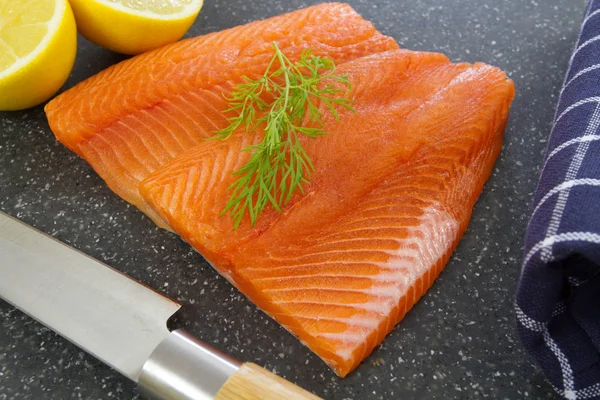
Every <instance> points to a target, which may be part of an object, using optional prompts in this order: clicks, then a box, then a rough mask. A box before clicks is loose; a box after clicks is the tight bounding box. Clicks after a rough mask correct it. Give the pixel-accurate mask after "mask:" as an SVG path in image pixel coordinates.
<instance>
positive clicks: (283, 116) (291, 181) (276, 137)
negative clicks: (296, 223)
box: [211, 42, 354, 229]
mask: <svg viewBox="0 0 600 400" xmlns="http://www.w3.org/2000/svg"><path fill="white" fill-rule="evenodd" d="M273 48H274V50H275V54H274V56H273V58H272V59H271V61H270V63H269V64H268V66H267V69H266V71H265V73H264V75H263V76H262V77H261V78H260V79H258V80H252V79H249V78H247V77H245V78H244V81H245V82H244V83H242V84H239V85H237V86H236V87H235V88H234V91H233V93H232V94H231V96H230V97H228V98H227V100H228V102H229V105H230V108H229V109H228V110H226V112H235V113H236V114H237V116H235V117H232V118H230V119H229V122H230V125H229V126H227V127H226V128H224V129H222V130H220V131H217V132H216V135H215V136H214V137H213V138H211V139H216V140H226V139H228V138H229V137H231V135H232V134H233V133H234V132H235V131H236V130H238V129H239V128H242V127H243V128H244V129H245V131H246V132H252V131H254V130H255V129H257V128H259V127H261V128H263V129H264V137H263V140H262V141H261V142H260V143H258V144H255V145H253V146H249V147H247V148H246V149H244V151H247V152H249V153H250V160H249V161H248V162H247V163H246V164H245V165H244V166H242V167H241V168H240V169H239V170H237V171H235V172H234V175H235V176H236V177H237V179H236V181H235V182H234V183H233V184H232V185H231V186H230V187H229V190H230V191H231V196H230V198H229V201H228V202H227V204H226V205H225V208H224V210H223V212H222V215H224V214H226V213H231V215H232V218H233V223H234V229H235V228H237V227H238V226H239V225H240V223H241V222H242V219H243V217H244V215H245V214H246V213H248V214H249V216H250V221H251V223H252V225H254V224H255V223H256V221H257V218H258V216H259V215H260V213H261V212H262V211H263V210H264V209H265V208H266V207H267V206H268V205H271V206H272V207H273V208H274V209H275V210H277V211H279V212H281V210H282V208H283V206H285V205H286V204H287V203H288V202H289V201H290V200H291V198H292V195H293V194H294V193H295V191H296V190H299V191H300V192H303V190H304V188H303V185H305V184H307V183H308V182H309V179H310V175H311V173H312V172H313V171H314V166H313V164H312V161H311V160H310V158H309V156H308V154H307V153H306V151H305V150H304V148H303V147H302V143H301V142H300V140H299V137H300V135H305V136H307V137H310V138H316V137H319V136H323V135H327V132H325V131H323V129H322V126H323V122H322V113H321V111H320V110H319V104H323V105H325V107H327V109H328V110H329V111H330V112H331V114H332V115H333V116H334V117H335V118H336V119H339V115H338V111H337V110H336V107H342V108H344V109H347V110H350V111H352V112H353V111H354V109H353V108H352V105H351V103H352V100H350V99H347V98H344V97H343V95H344V94H345V93H346V92H347V91H349V90H351V84H350V81H349V80H348V76H346V75H336V73H335V72H336V68H335V64H334V62H333V60H331V59H330V58H327V57H320V56H315V55H313V54H312V53H311V51H310V50H306V51H304V52H303V53H302V55H301V57H300V61H298V63H296V64H294V63H292V62H291V61H290V60H289V59H288V58H287V57H286V56H285V55H284V54H283V53H282V52H281V50H280V49H279V47H278V46H277V43H275V42H273ZM277 66H278V68H277ZM275 68H277V69H275ZM323 80H332V81H333V82H332V83H330V84H328V85H326V86H322V85H321V83H322V81H323ZM336 83H337V84H341V85H336ZM340 86H342V87H344V88H343V89H342V88H340ZM265 98H266V99H268V100H264V99H265ZM307 116H308V117H307ZM307 122H308V125H309V126H303V125H304V124H306V123H307Z"/></svg>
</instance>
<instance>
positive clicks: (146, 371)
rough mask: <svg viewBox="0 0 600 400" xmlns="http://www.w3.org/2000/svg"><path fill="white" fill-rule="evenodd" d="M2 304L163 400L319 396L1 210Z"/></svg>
mask: <svg viewBox="0 0 600 400" xmlns="http://www.w3.org/2000/svg"><path fill="white" fill-rule="evenodd" d="M0 255H1V256H0V298H1V299H4V300H5V301H7V302H8V303H10V304H12V305H13V306H14V307H16V308H18V309H20V310H21V311H23V312H24V313H26V314H28V315H29V316H31V317H32V318H34V319H36V320H37V321H39V322H41V323H42V324H44V325H46V326H47V327H48V328H50V329H52V330H53V331H55V332H57V333H58V334H60V335H61V336H63V337H64V338H66V339H67V340H69V341H71V342H73V343H74V344H76V345H77V346H79V347H80V348H82V349H83V350H85V351H87V352H88V353H90V354H91V355H93V356H95V357H96V358H98V359H100V360H101V361H103V362H104V363H106V364H108V365H110V366H111V367H112V368H114V369H116V370H117V371H119V372H120V373H121V374H123V375H125V376H126V377H128V378H129V379H131V380H133V381H135V382H137V384H138V387H139V390H140V393H141V394H142V396H144V397H146V398H148V399H155V400H207V399H217V400H234V399H244V400H253V399H281V400H292V399H297V400H306V399H310V400H316V399H319V398H318V397H317V396H315V395H313V394H311V393H309V392H307V391H305V390H304V389H302V388H300V387H298V386H296V385H294V384H292V383H290V382H288V381H286V380H285V379H283V378H280V377H279V376H277V375H275V374H272V373H271V372H268V371H267V370H265V369H263V368H261V367H259V366H258V365H256V364H252V363H244V364H242V363H240V362H239V361H237V360H235V359H234V358H232V357H230V356H228V355H226V354H224V353H222V352H220V351H219V350H217V349H215V348H213V347H212V346H210V345H208V344H206V343H203V342H202V341H200V340H198V339H197V338H195V337H194V336H192V335H191V334H189V333H187V332H185V331H184V330H181V329H178V330H174V331H173V332H170V331H169V329H168V328H167V320H168V319H169V318H171V317H172V316H173V315H174V314H175V313H176V312H177V311H178V310H179V308H180V307H181V304H179V303H177V302H175V301H173V300H171V299H169V298H167V297H165V296H163V295H162V294H160V293H158V292H156V291H154V290H152V289H150V288H149V287H147V286H144V285H142V284H141V283H139V282H137V281H135V280H133V279H131V278H130V277H128V276H127V275H124V274H122V273H120V272H118V271H117V270H115V269H113V268H111V267H109V266H107V265H105V264H102V263H100V262H99V261H97V260H94V259H93V258H91V257H89V256H87V255H85V254H83V253H81V252H79V251H77V250H75V249H73V248H71V247H69V246H67V245H65V244H63V243H61V242H59V241H57V240H55V239H53V238H52V237H50V236H48V235H46V234H44V233H42V232H39V231H37V230H35V229H34V228H32V227H30V226H28V225H26V224H24V223H22V222H20V221H19V220H17V219H15V218H12V217H10V216H8V215H6V214H4V213H2V212H0Z"/></svg>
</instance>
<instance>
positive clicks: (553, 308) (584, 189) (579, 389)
mask: <svg viewBox="0 0 600 400" xmlns="http://www.w3.org/2000/svg"><path fill="white" fill-rule="evenodd" d="M516 314H517V319H518V328H519V332H520V335H521V339H522V342H523V344H524V345H525V347H526V348H527V350H528V351H529V353H530V354H531V355H532V356H533V357H534V358H535V359H536V361H537V362H538V364H539V366H540V367H541V368H542V370H543V372H544V374H545V375H546V377H547V379H548V380H549V381H550V383H551V384H552V385H553V386H554V387H555V389H556V390H557V392H558V393H560V394H561V395H562V396H563V397H564V398H567V399H600V0H590V3H589V5H588V8H587V11H586V16H585V20H584V22H583V26H582V28H581V35H580V38H579V42H578V44H577V47H576V48H575V50H574V51H573V56H572V57H571V63H570V65H569V69H568V71H567V76H566V78H565V83H564V85H563V89H562V93H561V95H560V100H559V103H558V106H557V110H556V117H555V119H554V127H553V129H552V133H551V136H550V140H549V144H548V150H547V153H546V159H545V164H544V166H543V169H542V173H541V177H540V182H539V185H538V188H537V191H536V193H535V198H534V202H533V210H532V216H531V220H530V222H529V227H528V230H527V235H526V241H525V259H524V265H523V271H522V274H521V279H520V282H519V287H518V290H517V302H516Z"/></svg>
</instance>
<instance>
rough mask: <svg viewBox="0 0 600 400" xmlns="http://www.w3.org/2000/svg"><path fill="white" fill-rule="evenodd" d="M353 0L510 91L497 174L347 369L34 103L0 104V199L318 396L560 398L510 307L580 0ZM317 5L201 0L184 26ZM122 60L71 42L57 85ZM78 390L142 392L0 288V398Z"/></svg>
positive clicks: (390, 28) (215, 24)
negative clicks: (129, 195) (287, 327)
mask: <svg viewBox="0 0 600 400" xmlns="http://www.w3.org/2000/svg"><path fill="white" fill-rule="evenodd" d="M349 2H350V3H351V4H352V5H353V6H354V7H355V8H356V9H357V10H358V11H359V12H360V13H361V14H362V15H363V16H364V17H366V18H367V19H370V20H372V21H373V22H374V23H375V25H376V26H377V27H378V28H379V29H380V30H381V31H382V32H383V33H385V34H387V35H390V36H392V37H394V38H395V39H397V40H398V42H399V43H400V45H401V46H402V47H405V48H410V49H418V50H430V51H440V52H444V53H446V54H448V55H449V56H450V57H451V58H452V59H453V60H455V61H470V62H472V61H485V62H488V63H491V64H495V65H497V66H499V67H501V68H503V69H505V70H506V71H507V72H508V73H509V75H510V77H511V78H512V79H514V81H515V83H516V87H517V97H516V99H515V102H514V105H513V108H512V114H511V119H510V123H509V126H508V129H507V132H506V145H505V147H504V150H503V152H502V155H501V157H500V159H499V161H498V163H497V166H496V169H495V173H494V176H493V177H492V179H491V180H490V182H489V183H488V185H487V186H486V189H485V191H484V193H483V195H482V196H481V198H480V200H479V202H478V204H477V206H476V207H475V210H474V213H473V220H472V222H471V225H470V229H469V230H468V232H467V234H466V235H465V237H464V239H463V241H462V242H461V243H460V245H459V247H458V249H457V251H456V253H455V255H454V256H453V257H452V259H451V261H450V263H449V264H448V266H447V268H446V270H445V271H444V272H443V273H442V274H441V276H440V278H439V279H438V280H437V282H436V283H435V284H434V286H433V288H432V289H431V290H430V291H429V292H428V293H427V294H426V295H425V297H424V298H423V299H422V300H421V301H420V302H419V303H418V304H417V305H416V306H415V308H414V309H413V310H412V311H411V312H410V313H409V315H408V316H407V317H406V318H405V319H404V321H403V322H402V323H401V324H400V325H399V326H397V327H396V329H394V331H393V332H392V333H391V334H390V335H389V336H388V337H387V339H386V340H385V341H384V343H383V344H382V345H381V346H380V347H379V348H377V349H376V350H375V351H374V352H373V354H372V355H371V356H370V357H369V358H367V360H366V361H365V362H364V363H363V364H362V365H361V366H360V367H359V368H358V369H357V370H356V371H355V372H354V373H353V374H351V375H350V376H349V377H348V378H346V379H339V378H337V377H336V376H335V375H334V374H333V373H332V372H331V371H330V370H329V369H328V368H327V367H326V366H325V365H324V364H323V363H322V362H321V361H320V360H319V359H318V358H317V357H316V356H315V355H313V354H312V353H311V352H310V351H308V350H307V349H306V348H305V347H303V346H302V345H301V344H300V343H299V342H298V341H297V340H296V339H294V338H293V337H292V336H291V335H290V334H288V333H287V332H286V331H284V330H283V329H282V328H281V327H280V326H279V325H278V324H277V323H275V322H274V321H272V320H270V319H269V318H268V317H266V316H265V315H263V314H262V312H260V311H259V310H257V309H256V307H254V306H253V305H252V304H251V303H250V302H249V301H248V300H246V299H245V298H244V297H243V296H241V295H240V294H239V293H238V292H237V291H236V290H235V289H233V288H232V287H231V285H229V284H228V283H227V282H226V281H225V280H224V279H222V278H220V277H219V276H218V275H217V274H216V273H215V272H214V271H213V270H212V269H211V268H208V266H207V265H206V263H205V262H204V261H203V260H202V258H201V257H200V256H199V255H198V254H196V253H195V252H193V251H192V250H191V249H190V248H189V247H188V246H187V245H186V244H184V243H183V242H182V241H181V240H179V239H178V238H177V237H176V236H175V235H173V234H170V233H168V232H166V231H163V230H160V229H158V228H156V227H155V226H153V224H152V223H151V222H150V221H149V220H148V219H146V218H145V217H144V216H143V215H142V214H141V213H140V212H138V211H136V209H135V208H133V207H131V206H129V205H127V204H126V203H124V202H123V201H121V200H120V199H119V198H118V197H117V196H116V195H113V194H112V193H111V191H110V190H109V189H108V188H107V187H106V186H105V185H104V183H103V182H102V180H101V179H100V178H99V177H98V176H97V175H96V174H95V173H94V171H93V170H92V169H91V168H90V167H89V166H88V165H87V164H86V163H85V162H84V161H83V160H81V159H79V158H78V157H76V156H75V155H73V154H72V153H71V152H69V151H68V150H67V149H65V148H64V147H63V146H62V145H60V144H59V143H57V142H56V141H55V139H54V137H53V135H52V134H51V132H50V130H49V128H48V125H47V123H46V120H45V117H44V114H43V111H42V107H37V108H35V109H31V110H28V111H23V112H15V113H0V209H1V210H3V211H5V212H7V213H9V214H12V215H14V216H17V217H18V218H21V219H22V220H24V221H25V222H27V223H29V224H31V225H33V226H35V227H37V228H39V229H41V230H43V231H45V232H48V233H49V234H51V235H52V236H54V237H56V238H58V239H60V240H62V241H64V242H66V243H68V244H70V245H72V246H74V247H76V248H78V249H80V250H82V251H84V252H85V253H87V254H90V255H91V256H93V257H96V258H98V259H99V260H102V261H104V262H106V263H108V264H110V265H112V266H114V267H115V268H117V269H119V270H121V271H123V272H125V273H127V274H129V275H131V276H132V277H134V278H136V279H138V280H140V281H142V282H144V283H147V284H149V285H150V286H152V287H154V288H156V289H159V290H161V291H163V292H164V293H166V294H167V295H169V296H171V297H173V298H175V299H177V300H179V301H181V302H183V303H186V304H187V306H186V307H185V309H184V311H183V313H182V315H181V316H180V318H179V320H180V321H179V322H180V324H181V325H183V326H184V327H185V328H186V329H188V330H189V331H190V332H192V333H193V334H196V335H197V336H199V337H201V338H203V339H204V340H206V341H207V342H210V343H213V344H215V345H216V346H217V347H220V348H222V349H224V350H227V351H228V352H229V353H231V354H232V355H234V356H236V357H238V358H240V359H243V360H252V361H254V362H257V363H259V364H261V365H264V366H266V367H267V368H270V369H272V370H275V371H276V372H277V373H279V374H281V375H283V376H284V377H286V378H288V379H290V380H292V381H294V382H297V383H298V384H300V385H302V386H304V387H306V388H308V389H309V390H311V391H313V392H315V393H316V394H318V395H320V396H323V397H325V398H328V399H396V398H403V399H411V398H415V399H446V398H461V399H462V398H464V399H467V398H494V399H505V398H506V399H525V398H542V399H543V398H555V397H556V396H555V394H554V393H553V391H552V389H551V387H550V386H549V385H548V384H547V383H546V382H545V381H544V379H543V377H542V376H541V374H540V372H539V371H537V370H536V369H535V368H534V367H533V366H531V364H530V362H529V360H528V359H527V357H526V355H525V354H524V352H523V349H522V348H521V346H520V344H519V341H518V338H517V336H516V333H515V328H514V314H513V308H512V305H513V295H514V292H515V286H516V282H517V278H518V276H519V270H520V259H521V252H522V237H523V233H524V229H525V225H526V220H527V210H528V207H529V202H530V196H531V194H532V191H533V190H534V188H535V185H536V178H537V174H538V170H539V167H540V163H541V160H542V155H543V151H544V149H545V146H546V138H547V136H548V133H549V128H550V123H551V120H552V117H553V113H554V105H555V101H556V98H557V95H558V92H559V90H560V84H561V82H562V79H563V74H564V72H565V70H566V67H567V62H568V58H569V55H570V52H571V48H572V46H573V44H574V42H575V39H576V37H577V33H578V30H579V24H580V21H581V19H582V15H583V12H584V0H537V1H531V0H503V1H497V0H444V1H439V0H419V1H399V0H370V1H367V0H355V1H349ZM313 3H316V2H313V1H298V0H254V1H251V2H248V1H245V0H224V1H214V0H207V1H206V4H205V7H204V10H203V12H202V14H201V16H200V17H199V18H198V20H197V21H196V23H195V25H194V27H193V28H192V29H191V31H190V33H189V34H188V35H189V36H195V35H200V34H204V33H207V32H212V31H217V30H221V29H223V28H228V27H231V26H234V25H238V24H242V23H245V22H248V21H252V20H255V19H259V18H264V17H268V16H271V15H275V14H280V13H283V12H285V11H289V10H293V9H297V8H300V7H303V6H305V5H308V4H313ZM122 58H123V57H122V56H119V55H115V54H112V53H110V52H108V51H105V50H103V49H101V48H99V47H97V46H94V45H92V44H90V43H89V42H87V41H85V40H83V39H81V40H80V42H79V55H78V58H77V62H76V65H75V69H74V70H73V73H72V75H71V77H70V79H69V81H68V83H67V85H66V87H70V86H73V85H74V84H76V83H77V82H79V81H81V80H83V79H85V78H86V77H89V76H91V75H92V74H94V73H96V72H98V71H100V70H101V69H103V68H105V67H107V66H108V65H110V64H113V63H115V62H117V61H119V60H121V59H122ZM0 257H1V255H0ZM0 279H2V277H0ZM78 398H83V399H132V398H137V393H136V389H135V385H134V384H133V383H132V382H129V381H128V380H127V379H125V378H123V377H121V376H119V375H118V374H117V373H116V372H115V371H113V370H111V369H110V368H109V367H107V366H105V365H103V364H102V363H100V362H98V361H96V360H95V359H94V358H92V357H91V356H89V355H87V354H85V353H83V352H82V351H80V350H78V349H77V348H76V347H75V346H73V345H71V344H70V343H68V342H66V341H65V340H63V339H61V338H60V337H58V336H57V335H55V334H54V333H53V332H51V331H49V330H48V329H45V328H43V327H42V326H40V325H39V324H38V323H36V322H34V321H32V320H31V319H29V318H28V317H26V316H25V315H23V314H22V313H21V312H19V311H16V310H14V309H13V308H11V307H10V306H9V305H8V304H6V303H4V302H2V301H0V400H8V399H36V400H38V399H78Z"/></svg>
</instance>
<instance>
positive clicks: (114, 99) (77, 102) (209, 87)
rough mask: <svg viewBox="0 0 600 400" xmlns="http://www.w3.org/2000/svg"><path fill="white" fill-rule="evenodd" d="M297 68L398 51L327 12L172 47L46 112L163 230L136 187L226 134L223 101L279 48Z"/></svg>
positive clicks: (302, 13)
mask: <svg viewBox="0 0 600 400" xmlns="http://www.w3.org/2000/svg"><path fill="white" fill-rule="evenodd" d="M273 41H276V42H277V43H278V45H279V47H280V48H281V50H282V51H283V52H284V53H285V54H286V55H287V56H288V58H290V60H292V61H294V60H297V59H299V57H300V54H301V53H302V51H303V50H304V49H306V48H309V47H310V48H312V49H313V52H314V53H315V54H317V55H328V56H329V57H331V58H332V59H333V60H334V61H335V62H336V63H337V64H341V63H343V62H345V61H349V60H352V59H355V58H357V57H362V56H365V55H370V54H373V53H378V52H382V51H387V50H393V49H397V48H398V45H397V44H396V42H395V41H394V40H393V39H391V38H389V37H386V36H383V35H382V34H381V33H379V32H378V31H377V30H376V29H375V28H374V27H373V25H372V24H371V23H370V22H368V21H365V20H364V19H363V18H362V17H361V16H360V15H358V14H357V13H356V11H354V10H353V9H352V8H351V7H350V6H348V5H346V4H340V3H325V4H320V5H317V6H314V7H309V8H306V9H303V10H299V11H295V12H292V13H289V14H285V15H282V16H277V17H274V18H270V19H267V20H264V21H258V22H253V23H250V24H248V25H244V26H239V27H235V28H233V29H229V30H225V31H222V32H217V33H212V34H209V35H206V36H201V37H197V38H193V39H188V40H184V41H181V42H179V43H176V44H173V45H168V46H165V47H163V48H160V49H157V50H155V51H152V52H149V53H146V54H143V55H140V56H137V57H135V58H132V59H130V60H127V61H124V62H122V63H120V64H117V65H115V66H113V67H111V68H108V69H107V70H105V71H103V72H101V73H99V74H98V75H95V76H94V77H92V78H90V79H88V80H86V81H84V82H82V83H80V84H79V85H77V86H75V87H74V88H72V89H70V90H68V91H66V92H65V93H63V94H61V95H60V96H58V97H56V98H55V99H54V100H53V101H51V102H50V103H49V104H48V105H47V106H46V114H47V116H48V121H49V123H50V127H51V129H52V131H53V132H54V134H55V135H56V137H57V138H58V140H59V141H61V142H62V143H63V144H64V145H65V146H67V147H68V148H69V149H71V150H72V151H74V152H75V153H77V154H79V155H80V156H81V157H83V158H84V159H86V160H87V161H88V162H89V163H90V164H91V165H92V167H93V168H94V169H95V170H96V172H97V173H98V174H99V175H100V176H101V177H102V178H103V179H104V180H105V181H106V183H107V184H108V186H109V187H110V188H111V189H112V190H113V191H114V192H115V193H117V194H118V195H119V196H121V197H122V198H123V199H125V200H126V201H128V202H130V203H131V204H133V205H135V206H136V207H138V208H139V209H140V210H142V211H143V212H144V213H146V214H147V215H148V216H149V217H150V218H152V219H153V220H154V221H155V222H156V223H157V224H158V225H159V226H162V227H166V225H165V223H164V221H163V220H162V219H161V218H160V217H159V216H158V215H157V214H156V213H155V212H154V211H153V210H152V209H151V208H150V207H149V206H148V205H147V204H146V202H145V201H144V200H143V199H142V198H141V196H140V194H139V191H138V185H139V182H140V181H142V180H143V179H144V178H146V177H147V176H148V175H149V174H150V173H152V172H153V171H155V170H156V169H157V168H158V167H160V166H161V165H163V164H165V163H166V162H168V161H169V160H171V159H172V158H173V157H175V156H177V155H178V154H180V153H181V152H183V151H184V150H186V149H188V148H190V147H192V146H194V145H196V144H199V143H201V142H202V141H203V139H205V138H207V137H210V136H213V135H214V132H215V131H216V130H218V129H221V128H224V127H225V126H227V124H228V123H227V119H226V117H227V115H225V114H224V113H223V112H222V111H223V110H225V109H227V108H228V105H227V103H226V101H225V100H224V98H223V94H224V93H225V94H226V93H228V92H229V91H230V88H231V87H232V85H236V84H238V83H241V82H242V81H243V80H242V77H243V76H244V75H246V76H248V77H251V78H256V77H258V76H260V75H262V74H263V73H264V71H265V69H266V67H267V63H268V62H269V61H270V59H271V58H272V56H273V47H272V42H273Z"/></svg>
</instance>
